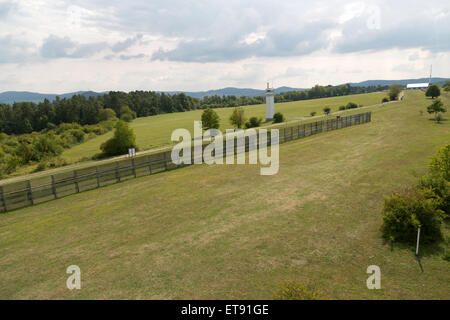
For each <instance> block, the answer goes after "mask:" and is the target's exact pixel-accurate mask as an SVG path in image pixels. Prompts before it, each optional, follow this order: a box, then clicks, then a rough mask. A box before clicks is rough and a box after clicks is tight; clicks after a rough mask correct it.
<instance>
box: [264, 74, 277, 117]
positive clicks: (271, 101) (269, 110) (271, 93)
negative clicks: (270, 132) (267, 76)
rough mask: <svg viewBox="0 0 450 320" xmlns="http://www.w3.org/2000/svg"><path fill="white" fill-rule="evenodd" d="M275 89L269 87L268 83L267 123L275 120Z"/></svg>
mask: <svg viewBox="0 0 450 320" xmlns="http://www.w3.org/2000/svg"><path fill="white" fill-rule="evenodd" d="M274 95H275V93H274V89H273V88H270V87H269V83H268V82H267V88H266V121H272V120H273V114H274V111H275V106H274Z"/></svg>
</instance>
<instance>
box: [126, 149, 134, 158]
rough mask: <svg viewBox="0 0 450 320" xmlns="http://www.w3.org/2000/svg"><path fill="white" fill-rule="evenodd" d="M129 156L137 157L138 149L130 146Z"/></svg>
mask: <svg viewBox="0 0 450 320" xmlns="http://www.w3.org/2000/svg"><path fill="white" fill-rule="evenodd" d="M128 156H129V157H135V156H136V149H135V148H128Z"/></svg>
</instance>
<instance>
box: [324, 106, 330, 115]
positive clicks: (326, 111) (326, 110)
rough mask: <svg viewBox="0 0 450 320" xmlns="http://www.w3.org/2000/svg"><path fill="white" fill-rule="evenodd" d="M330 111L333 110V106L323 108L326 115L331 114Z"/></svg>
mask: <svg viewBox="0 0 450 320" xmlns="http://www.w3.org/2000/svg"><path fill="white" fill-rule="evenodd" d="M330 112H331V108H330V107H325V108H323V113H325V114H326V115H329V114H330Z"/></svg>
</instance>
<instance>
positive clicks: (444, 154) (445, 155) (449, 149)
mask: <svg viewBox="0 0 450 320" xmlns="http://www.w3.org/2000/svg"><path fill="white" fill-rule="evenodd" d="M430 171H431V172H432V173H434V174H437V175H442V177H443V178H444V179H445V180H447V181H450V144H447V145H445V146H444V147H442V148H441V149H440V150H439V151H438V153H437V154H436V155H435V156H434V157H433V158H431V162H430Z"/></svg>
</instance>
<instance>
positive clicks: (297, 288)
mask: <svg viewBox="0 0 450 320" xmlns="http://www.w3.org/2000/svg"><path fill="white" fill-rule="evenodd" d="M273 298H274V299H275V300H319V293H318V291H317V290H316V289H315V288H314V287H312V286H305V285H303V284H302V283H300V282H297V281H285V282H283V283H281V284H280V285H279V286H278V289H277V291H275V293H274V294H273Z"/></svg>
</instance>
